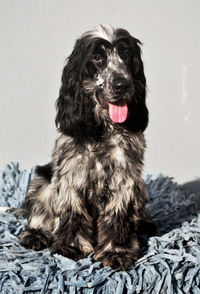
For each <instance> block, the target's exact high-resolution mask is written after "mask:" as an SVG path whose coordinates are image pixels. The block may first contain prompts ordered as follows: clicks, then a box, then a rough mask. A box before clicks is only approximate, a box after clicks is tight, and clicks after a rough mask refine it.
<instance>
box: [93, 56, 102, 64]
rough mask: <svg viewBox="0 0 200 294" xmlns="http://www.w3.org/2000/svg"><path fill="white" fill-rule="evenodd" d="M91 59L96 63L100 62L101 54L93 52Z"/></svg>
mask: <svg viewBox="0 0 200 294" xmlns="http://www.w3.org/2000/svg"><path fill="white" fill-rule="evenodd" d="M93 61H94V62H96V63H101V62H102V61H103V57H102V56H101V54H95V55H94V56H93Z"/></svg>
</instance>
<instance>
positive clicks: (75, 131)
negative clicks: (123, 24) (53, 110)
mask: <svg viewBox="0 0 200 294" xmlns="http://www.w3.org/2000/svg"><path fill="white" fill-rule="evenodd" d="M140 46H141V42H140V41H139V40H138V39H135V38H134V37H132V36H131V35H130V34H129V33H128V32H127V31H126V30H123V29H117V30H114V29H113V28H112V27H111V26H108V25H104V26H102V25H101V26H99V27H98V28H97V29H94V30H92V31H89V32H86V33H85V34H83V35H82V36H81V38H80V39H78V40H77V42H76V44H75V47H74V50H73V52H72V54H71V55H70V56H69V58H68V61H67V64H66V66H65V67H64V70H63V75H62V86H61V89H60V96H59V98H58V100H57V116H56V125H57V127H58V129H59V131H61V132H62V133H64V134H67V135H70V136H97V137H98V136H101V135H102V132H104V131H105V130H108V129H109V126H116V127H119V128H120V127H123V128H126V129H127V130H129V131H131V132H139V131H144V130H145V128H146V126H147V123H148V110H147V107H146V104H145V96H146V79H145V75H144V69H143V63H142V60H141V49H140Z"/></svg>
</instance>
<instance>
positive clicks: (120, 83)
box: [113, 78, 130, 95]
mask: <svg viewBox="0 0 200 294" xmlns="http://www.w3.org/2000/svg"><path fill="white" fill-rule="evenodd" d="M129 87H130V82H129V80H127V79H125V78H117V79H114V80H113V90H114V92H115V94H118V95H120V94H124V93H125V92H127V91H128V89H129Z"/></svg>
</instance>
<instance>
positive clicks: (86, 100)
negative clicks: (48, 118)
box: [55, 38, 95, 137]
mask: <svg viewBox="0 0 200 294" xmlns="http://www.w3.org/2000/svg"><path fill="white" fill-rule="evenodd" d="M87 44H88V42H87V40H86V38H85V39H79V40H77V42H76V44H75V47H74V50H73V52H72V53H71V55H70V56H69V58H68V61H67V64H66V66H65V67H64V70H63V74H62V85H61V88H60V93H59V97H58V99H57V101H56V109H57V115H56V120H55V122H56V126H57V128H58V130H59V131H60V132H61V133H63V134H66V135H69V136H72V137H79V136H85V135H88V134H89V133H90V132H91V130H92V127H93V126H94V124H95V122H94V117H93V116H92V109H93V108H94V105H93V103H94V102H93V101H92V99H91V98H90V97H88V96H87V95H86V94H85V93H83V91H82V84H81V83H82V74H83V73H84V72H85V64H84V59H85V56H86V55H87V53H88V52H87Z"/></svg>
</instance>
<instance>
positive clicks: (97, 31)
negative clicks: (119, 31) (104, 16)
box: [82, 24, 114, 43]
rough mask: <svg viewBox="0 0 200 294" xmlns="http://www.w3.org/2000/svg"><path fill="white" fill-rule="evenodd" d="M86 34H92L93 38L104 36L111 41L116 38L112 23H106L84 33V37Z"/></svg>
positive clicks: (103, 37)
mask: <svg viewBox="0 0 200 294" xmlns="http://www.w3.org/2000/svg"><path fill="white" fill-rule="evenodd" d="M85 36H91V37H93V38H102V39H105V40H107V41H109V42H110V43H111V42H112V41H113V38H114V29H113V27H111V26H110V25H108V24H104V25H100V26H98V27H96V28H94V29H93V30H91V31H88V32H86V33H84V34H83V35H82V37H85Z"/></svg>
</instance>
